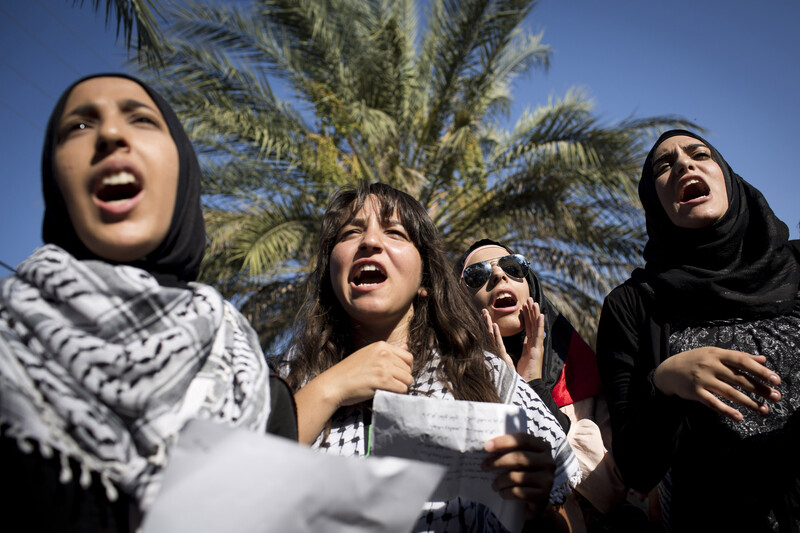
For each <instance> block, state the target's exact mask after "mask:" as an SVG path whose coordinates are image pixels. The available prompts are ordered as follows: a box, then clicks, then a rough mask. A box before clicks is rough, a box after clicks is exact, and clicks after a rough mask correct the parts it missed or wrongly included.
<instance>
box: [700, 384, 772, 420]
mask: <svg viewBox="0 0 800 533" xmlns="http://www.w3.org/2000/svg"><path fill="white" fill-rule="evenodd" d="M712 392H715V393H716V394H717V395H718V396H720V397H722V398H725V399H726V400H728V401H730V402H732V403H735V404H738V405H741V406H743V407H747V408H748V409H751V410H753V411H756V412H759V413H762V414H766V413H768V412H769V406H767V404H766V403H764V402H759V401H757V400H754V399H753V398H751V397H750V396H748V395H746V394H744V393H743V392H742V391H740V390H739V389H737V388H735V387H731V386H730V385H728V384H722V385H719V386H718V387H717V388H716V390H714V391H712Z"/></svg>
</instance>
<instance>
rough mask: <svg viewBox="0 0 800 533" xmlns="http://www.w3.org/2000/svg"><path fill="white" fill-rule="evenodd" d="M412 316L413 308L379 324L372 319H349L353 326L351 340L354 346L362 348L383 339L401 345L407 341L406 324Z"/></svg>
mask: <svg viewBox="0 0 800 533" xmlns="http://www.w3.org/2000/svg"><path fill="white" fill-rule="evenodd" d="M412 316H414V309H413V308H412V309H410V310H409V311H408V312H407V313H406V314H405V315H404V316H403V317H402V318H400V320H392V321H388V322H386V323H383V324H380V323H376V322H374V321H372V322H370V323H359V322H356V321H355V320H351V321H350V322H351V324H352V326H353V342H354V343H355V348H356V349H359V348H363V347H364V346H367V345H368V344H372V343H374V342H379V341H385V342H388V343H389V344H393V345H395V346H402V345H404V344H407V343H408V325H409V324H410V323H411V317H412Z"/></svg>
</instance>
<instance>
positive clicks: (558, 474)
mask: <svg viewBox="0 0 800 533" xmlns="http://www.w3.org/2000/svg"><path fill="white" fill-rule="evenodd" d="M486 363H487V365H488V366H489V368H490V371H491V375H492V378H493V380H494V384H495V386H496V387H497V392H498V394H499V396H500V399H501V401H502V402H503V403H507V404H513V405H517V406H519V407H521V408H522V409H523V410H524V411H525V414H526V419H527V431H528V433H529V434H531V435H534V436H536V437H538V438H540V439H542V440H544V441H545V442H547V444H549V445H550V449H551V453H552V455H553V460H554V461H555V465H556V470H555V479H554V481H553V488H552V489H551V491H550V498H549V501H550V503H551V504H554V505H560V504H563V503H564V500H565V499H566V497H567V496H568V495H569V493H570V492H571V491H572V488H574V487H575V486H577V485H578V483H580V479H581V471H580V468H579V466H578V460H577V459H576V457H575V454H574V453H573V452H572V448H571V447H570V445H569V443H568V442H567V438H566V435H565V434H564V430H563V429H562V428H561V425H560V424H559V423H558V421H557V420H556V419H555V417H554V416H553V414H552V413H551V412H550V410H549V409H548V408H547V406H546V405H545V403H544V402H543V401H542V399H541V398H540V397H539V396H538V395H537V394H536V392H534V390H533V389H531V388H530V387H529V386H528V385H527V384H526V383H525V381H523V379H522V378H521V377H520V376H519V374H517V373H516V372H515V371H513V370H512V369H511V368H510V367H509V366H508V365H507V364H506V363H504V362H503V361H502V360H501V359H500V358H498V357H497V356H495V355H493V354H489V353H487V354H486ZM438 364H439V357H434V358H433V359H432V360H431V362H430V363H429V364H428V365H427V366H426V367H425V368H424V369H422V371H421V373H420V375H419V377H417V378H416V380H415V382H414V384H413V385H412V386H411V389H410V391H409V394H412V395H420V396H428V397H430V398H438V399H442V400H452V401H456V400H455V398H454V397H453V395H452V393H451V392H449V391H448V390H447V387H445V385H444V383H442V380H441V379H440V378H439V375H438V372H437V370H436V368H437V366H438ZM368 413H369V408H368V407H367V406H366V405H365V404H357V405H352V406H348V407H343V408H341V409H339V410H338V411H337V412H336V413H335V414H334V416H333V418H332V419H331V430H330V432H329V433H328V434H327V435H325V433H323V434H321V435H320V436H319V437H318V438H317V440H316V442H315V443H314V444H313V447H315V448H317V449H319V450H320V451H322V452H326V453H331V454H335V455H344V456H364V455H366V452H367V450H366V445H367V438H366V433H367V428H366V425H367V424H368V422H366V421H365V418H366V417H367V416H370V415H369V414H368ZM414 531H420V532H422V531H426V532H431V531H435V532H442V531H497V532H501V531H505V529H504V528H503V526H502V524H500V522H499V521H498V520H497V517H496V516H495V515H494V514H493V513H492V512H491V511H490V510H489V509H488V508H486V507H485V506H483V505H482V504H479V503H476V502H473V501H470V500H466V499H463V498H456V499H454V500H448V501H444V502H428V503H427V504H426V505H425V508H424V509H423V512H422V514H421V515H420V517H419V520H418V522H417V524H416V526H415V528H414Z"/></svg>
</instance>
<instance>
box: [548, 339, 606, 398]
mask: <svg viewBox="0 0 800 533" xmlns="http://www.w3.org/2000/svg"><path fill="white" fill-rule="evenodd" d="M601 388H602V387H601V384H600V372H599V371H598V369H597V356H596V355H595V353H594V350H592V348H591V347H590V346H589V345H588V344H586V341H584V340H583V339H582V338H581V336H580V335H578V332H577V331H573V332H572V337H571V339H570V342H569V352H567V362H566V363H565V364H564V368H562V369H561V376H560V377H559V378H558V382H556V384H555V386H554V387H553V400H555V402H556V404H557V405H558V406H559V407H564V406H565V405H570V404H572V403H575V402H577V401H580V400H583V399H584V398H589V397H591V396H595V395H596V394H598V393H599V392H600V390H601Z"/></svg>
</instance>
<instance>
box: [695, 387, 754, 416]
mask: <svg viewBox="0 0 800 533" xmlns="http://www.w3.org/2000/svg"><path fill="white" fill-rule="evenodd" d="M699 396H700V402H701V403H703V404H704V405H706V406H707V407H709V408H711V409H713V410H714V411H717V412H718V413H721V414H722V415H724V416H727V417H728V418H730V419H731V420H733V421H734V422H740V421H741V420H742V419H743V418H744V416H743V415H742V413H740V412H739V411H738V410H736V409H734V408H733V407H731V406H730V405H728V404H726V403H725V402H723V401H722V400H720V399H719V398H717V397H716V396H714V395H713V394H711V393H710V392H708V391H706V390H704V391H702V392H701V393H700V395H699Z"/></svg>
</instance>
